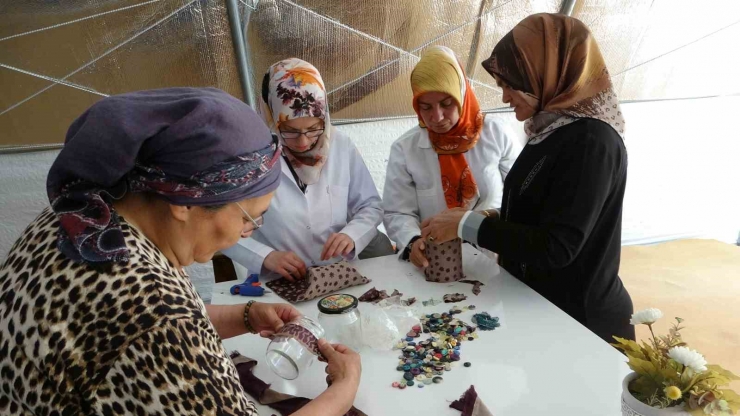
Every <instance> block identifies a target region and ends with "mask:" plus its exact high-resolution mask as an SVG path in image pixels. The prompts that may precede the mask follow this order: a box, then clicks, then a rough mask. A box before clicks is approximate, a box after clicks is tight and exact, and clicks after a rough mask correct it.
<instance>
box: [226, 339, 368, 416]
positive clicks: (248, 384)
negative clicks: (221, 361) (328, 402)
mask: <svg viewBox="0 0 740 416" xmlns="http://www.w3.org/2000/svg"><path fill="white" fill-rule="evenodd" d="M231 360H232V361H233V362H234V366H236V372H237V373H238V374H239V383H240V384H241V385H242V387H243V388H244V391H245V392H247V394H248V395H250V396H252V397H253V398H254V399H256V400H257V402H259V404H261V405H264V406H269V407H271V408H273V409H275V410H277V411H278V412H279V413H280V414H281V415H282V416H288V415H290V414H293V413H295V412H297V411H298V410H299V409H301V408H302V407H303V406H305V405H307V404H308V403H309V402H310V401H311V400H310V399H307V398H305V397H296V396H291V395H289V394H285V393H280V392H277V391H275V390H273V389H271V388H270V385H269V384H267V383H265V382H264V381H262V380H260V379H259V378H257V376H255V375H254V373H253V372H252V371H253V370H254V367H256V366H257V361H256V360H253V359H251V358H248V357H245V356H243V355H241V354H239V353H238V352H236V351H235V352H232V353H231ZM344 416H367V415H366V414H365V413H363V412H362V411H361V410H358V409H356V408H355V407H354V406H353V407H352V408H350V409H349V411H348V412H347V413H345V414H344Z"/></svg>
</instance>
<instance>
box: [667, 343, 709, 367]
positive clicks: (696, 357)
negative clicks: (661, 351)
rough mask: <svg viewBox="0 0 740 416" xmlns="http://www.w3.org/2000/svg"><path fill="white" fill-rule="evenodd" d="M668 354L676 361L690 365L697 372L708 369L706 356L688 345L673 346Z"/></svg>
mask: <svg viewBox="0 0 740 416" xmlns="http://www.w3.org/2000/svg"><path fill="white" fill-rule="evenodd" d="M668 356H669V357H671V358H672V359H673V360H674V361H675V362H677V363H679V364H681V365H683V366H686V367H689V368H690V369H692V370H694V371H695V372H697V373H703V372H704V371H707V360H705V359H704V356H703V355H701V354H699V353H698V352H696V351H694V350H690V349H688V348H686V347H673V348H671V349H670V350H668Z"/></svg>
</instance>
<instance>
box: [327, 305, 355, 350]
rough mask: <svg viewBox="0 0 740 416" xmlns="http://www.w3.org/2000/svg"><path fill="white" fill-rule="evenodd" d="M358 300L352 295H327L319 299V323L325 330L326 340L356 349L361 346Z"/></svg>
mask: <svg viewBox="0 0 740 416" xmlns="http://www.w3.org/2000/svg"><path fill="white" fill-rule="evenodd" d="M358 303H359V302H358V300H357V298H356V297H354V296H352V295H346V294H337V295H329V296H326V297H324V298H323V299H321V300H320V301H319V303H318V307H319V323H320V324H321V326H322V327H324V329H325V331H326V338H327V341H329V342H331V343H332V344H344V345H346V346H348V347H350V348H352V349H353V350H355V351H357V350H359V349H360V348H361V347H362V320H361V319H360V311H359V309H357V305H358Z"/></svg>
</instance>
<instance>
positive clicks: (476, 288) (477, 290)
mask: <svg viewBox="0 0 740 416" xmlns="http://www.w3.org/2000/svg"><path fill="white" fill-rule="evenodd" d="M460 283H470V284H471V285H473V294H474V295H475V296H478V295H480V287H481V286H485V285H484V284H483V283H481V282H480V281H478V280H460Z"/></svg>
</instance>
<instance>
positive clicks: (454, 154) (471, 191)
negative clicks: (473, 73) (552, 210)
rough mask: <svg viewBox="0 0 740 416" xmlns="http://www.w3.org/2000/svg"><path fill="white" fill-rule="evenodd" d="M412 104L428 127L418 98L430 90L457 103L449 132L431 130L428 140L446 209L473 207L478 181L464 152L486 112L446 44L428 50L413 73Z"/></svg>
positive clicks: (472, 142) (477, 135) (474, 139)
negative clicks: (457, 114)
mask: <svg viewBox="0 0 740 416" xmlns="http://www.w3.org/2000/svg"><path fill="white" fill-rule="evenodd" d="M411 90H412V91H413V93H414V98H413V102H412V104H413V106H414V111H416V115H417V116H418V118H419V126H421V127H423V128H426V126H425V125H424V120H423V119H422V117H421V113H420V110H419V97H420V96H421V95H422V94H424V93H427V92H444V93H446V94H449V95H450V96H452V97H453V98H454V99H455V101H456V102H457V106H458V109H459V112H460V120H459V121H458V122H457V124H456V125H455V126H453V127H452V129H451V130H450V131H448V132H447V133H443V134H439V133H435V132H434V131H432V130H428V133H429V140H430V141H431V143H432V147H433V148H434V151H435V152H437V154H438V155H439V156H438V159H439V167H440V171H441V175H442V190H443V191H444V194H445V201H446V202H447V208H456V207H462V208H467V209H472V208H473V207H474V206H475V204H476V203H477V202H478V198H479V197H480V193H479V191H478V184H477V183H476V182H475V178H474V177H473V175H472V173H471V172H470V167H469V166H468V161H467V159H465V152H467V151H469V150H470V149H472V148H473V147H474V146H475V145H476V143H478V139H479V138H480V132H481V130H482V129H483V113H482V112H481V111H480V105H479V104H478V99H477V98H476V97H475V93H473V89H472V88H470V84H469V82H468V80H467V78H466V77H465V72H464V71H463V69H462V66H461V65H460V61H458V59H457V57H456V56H455V53H454V52H453V51H452V50H451V49H450V48H447V47H445V46H432V47H431V48H429V49H427V51H426V52H425V53H424V55H423V56H422V57H421V59H420V60H419V63H417V64H416V66H415V67H414V70H413V72H412V73H411Z"/></svg>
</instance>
